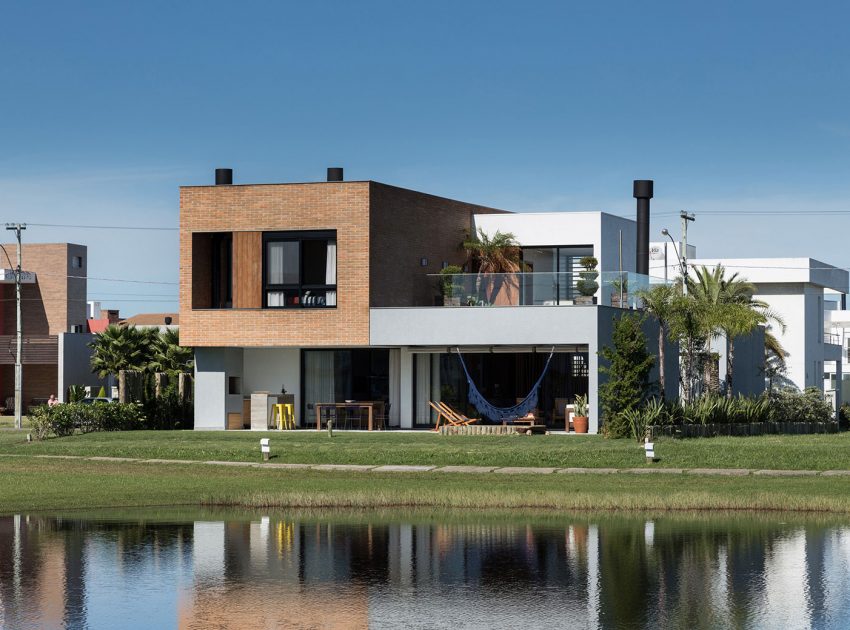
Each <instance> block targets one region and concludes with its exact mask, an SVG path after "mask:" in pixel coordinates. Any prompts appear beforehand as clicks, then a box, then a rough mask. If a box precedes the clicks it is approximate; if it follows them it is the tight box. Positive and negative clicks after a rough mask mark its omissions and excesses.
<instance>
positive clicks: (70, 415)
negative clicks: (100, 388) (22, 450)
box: [30, 403, 145, 440]
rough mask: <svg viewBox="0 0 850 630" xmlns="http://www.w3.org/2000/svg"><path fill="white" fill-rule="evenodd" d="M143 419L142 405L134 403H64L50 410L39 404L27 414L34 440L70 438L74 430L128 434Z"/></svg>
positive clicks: (139, 424)
mask: <svg viewBox="0 0 850 630" xmlns="http://www.w3.org/2000/svg"><path fill="white" fill-rule="evenodd" d="M144 419H145V418H144V414H143V412H142V408H141V406H140V405H137V404H134V403H130V404H121V403H93V404H90V405H87V404H84V403H67V404H63V405H54V406H53V407H50V406H48V405H41V406H39V407H35V408H33V409H32V410H31V411H30V422H31V423H32V426H33V433H34V434H35V438H36V439H37V440H43V439H45V438H47V437H49V436H50V435H54V436H56V437H64V436H68V435H72V434H73V433H74V431H75V430H77V429H79V430H80V432H81V433H91V432H92V431H131V430H133V429H141V428H142V427H143V426H144Z"/></svg>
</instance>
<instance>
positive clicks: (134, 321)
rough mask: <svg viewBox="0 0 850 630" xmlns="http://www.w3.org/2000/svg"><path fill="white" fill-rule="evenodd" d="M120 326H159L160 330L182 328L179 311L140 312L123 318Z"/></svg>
mask: <svg viewBox="0 0 850 630" xmlns="http://www.w3.org/2000/svg"><path fill="white" fill-rule="evenodd" d="M118 325H119V326H133V327H134V328H157V329H159V331H160V332H165V331H166V330H178V329H179V328H180V314H179V313H139V314H138V315H133V316H131V317H127V318H126V319H122V320H120V321H119V322H118Z"/></svg>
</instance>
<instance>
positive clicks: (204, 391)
mask: <svg viewBox="0 0 850 630" xmlns="http://www.w3.org/2000/svg"><path fill="white" fill-rule="evenodd" d="M242 354H243V351H242V348H195V429H222V430H223V429H225V428H226V427H227V414H228V413H229V412H241V411H242V394H241V393H240V394H233V395H231V394H228V377H231V376H236V377H239V378H240V379H241V378H242V376H243V374H242ZM243 392H244V380H243Z"/></svg>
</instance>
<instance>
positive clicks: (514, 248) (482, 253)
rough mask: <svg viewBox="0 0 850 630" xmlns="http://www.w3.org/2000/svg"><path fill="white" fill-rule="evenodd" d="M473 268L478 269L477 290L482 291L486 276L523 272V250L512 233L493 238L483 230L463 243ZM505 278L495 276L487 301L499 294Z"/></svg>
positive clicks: (498, 234)
mask: <svg viewBox="0 0 850 630" xmlns="http://www.w3.org/2000/svg"><path fill="white" fill-rule="evenodd" d="M463 248H464V249H465V250H466V252H467V255H468V257H469V260H470V263H471V265H472V266H474V267H476V268H477V271H478V276H477V278H476V280H475V284H476V289H477V290H479V291H480V288H481V284H482V281H483V276H484V275H486V274H513V273H517V272H518V271H520V270H522V268H523V266H522V248H521V247H520V245H519V243H518V242H517V240H516V236H514V235H513V233H511V232H500V231H499V230H496V233H495V234H494V235H493V236H492V237H491V236H490V235H488V234H487V233H486V232H485V231H484V230H483V229H482V228H478V232H477V233H476V234H475V235H474V236H472V237H470V238H468V239H467V240H465V241H464V242H463ZM504 281H505V277H504V276H495V278H494V282H493V283H492V287H491V290H490V291H489V295H488V296H487V301H488V302H489V301H492V298H493V297H494V296H495V295H497V294H498V293H499V290H500V289H501V285H502V283H503V282H504Z"/></svg>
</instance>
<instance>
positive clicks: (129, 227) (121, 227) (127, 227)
mask: <svg viewBox="0 0 850 630" xmlns="http://www.w3.org/2000/svg"><path fill="white" fill-rule="evenodd" d="M27 225H28V226H36V227H50V228H71V229H81V230H150V231H153V232H176V231H177V230H179V229H180V228H177V227H158V226H147V225H73V224H70V223H27Z"/></svg>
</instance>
